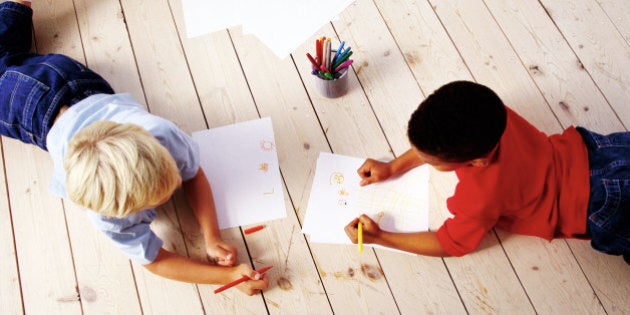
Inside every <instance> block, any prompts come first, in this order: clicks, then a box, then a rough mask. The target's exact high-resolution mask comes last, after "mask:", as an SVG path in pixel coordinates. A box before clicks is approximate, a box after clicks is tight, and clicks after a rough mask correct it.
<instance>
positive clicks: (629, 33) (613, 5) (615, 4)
mask: <svg viewBox="0 0 630 315" xmlns="http://www.w3.org/2000/svg"><path fill="white" fill-rule="evenodd" d="M597 3H598V4H599V6H600V7H601V8H602V9H603V10H604V11H605V12H606V15H607V16H608V18H610V21H611V22H612V23H613V24H615V27H616V28H617V31H618V32H619V33H620V34H621V36H622V37H623V38H624V40H625V41H626V43H627V44H628V45H630V20H628V13H630V2H628V1H625V0H597Z"/></svg>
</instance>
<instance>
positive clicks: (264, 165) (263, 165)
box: [258, 163, 269, 173]
mask: <svg viewBox="0 0 630 315" xmlns="http://www.w3.org/2000/svg"><path fill="white" fill-rule="evenodd" d="M258 170H259V171H262V172H263V173H267V171H268V170H269V164H268V163H260V165H258Z"/></svg>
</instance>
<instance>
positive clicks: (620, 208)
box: [588, 178, 630, 240]
mask: <svg viewBox="0 0 630 315" xmlns="http://www.w3.org/2000/svg"><path fill="white" fill-rule="evenodd" d="M602 183H603V188H604V190H605V193H604V194H603V196H604V200H603V203H602V206H601V207H600V208H599V209H598V210H596V211H595V212H593V213H592V214H591V215H589V218H588V219H589V221H591V223H592V224H594V225H596V226H597V227H599V228H600V229H602V230H603V231H606V232H607V233H610V235H614V236H616V237H621V238H624V239H626V240H630V178H625V179H624V178H621V179H620V178H614V179H602Z"/></svg>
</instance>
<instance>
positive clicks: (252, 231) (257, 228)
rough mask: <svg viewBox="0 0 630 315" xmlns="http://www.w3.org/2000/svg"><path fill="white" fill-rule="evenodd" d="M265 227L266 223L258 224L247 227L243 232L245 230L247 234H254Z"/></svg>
mask: <svg viewBox="0 0 630 315" xmlns="http://www.w3.org/2000/svg"><path fill="white" fill-rule="evenodd" d="M263 228H265V226H264V225H256V226H252V227H250V228H247V229H245V230H244V231H243V232H245V234H252V233H254V232H258V231H260V230H262V229H263Z"/></svg>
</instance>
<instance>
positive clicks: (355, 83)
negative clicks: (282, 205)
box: [0, 0, 630, 314]
mask: <svg viewBox="0 0 630 315" xmlns="http://www.w3.org/2000/svg"><path fill="white" fill-rule="evenodd" d="M577 3H579V4H577ZM33 7H34V10H35V17H34V27H35V39H34V43H35V45H36V50H37V52H39V53H49V52H58V53H64V54H67V55H70V56H72V57H73V58H75V59H77V60H80V61H83V62H85V63H86V64H87V65H89V66H90V67H91V68H93V69H94V70H96V71H97V72H99V73H101V74H102V75H103V76H104V77H105V78H106V79H108V80H109V81H110V82H111V83H112V85H113V87H114V89H115V90H116V91H118V92H129V93H131V94H132V95H133V96H135V97H136V98H137V99H138V100H140V101H141V102H142V103H143V104H146V105H147V107H148V108H149V110H150V111H151V112H152V113H154V114H157V115H160V116H163V117H166V118H168V119H170V120H172V121H174V122H175V123H176V124H177V125H178V126H180V127H181V128H182V129H183V130H185V131H186V132H189V133H190V132H192V131H196V130H202V129H206V128H209V127H217V126H222V125H228V124H232V123H236V122H240V121H246V120H251V119H256V118H258V117H271V118H272V121H273V125H274V131H275V135H276V142H277V148H278V154H279V159H280V168H281V172H282V176H283V180H284V184H285V187H286V190H285V194H284V195H285V200H286V205H287V209H288V211H287V212H288V213H287V218H286V219H283V220H277V221H273V222H270V223H269V224H268V225H267V228H266V229H264V230H262V231H260V232H257V233H254V234H251V235H247V236H244V235H243V233H242V232H241V229H238V228H234V229H229V230H225V231H223V232H222V235H223V237H224V238H225V239H226V240H228V241H229V242H232V243H233V244H236V245H237V246H238V249H239V253H240V255H239V261H240V262H246V263H252V264H253V265H254V267H256V268H258V267H261V266H263V265H268V264H271V265H274V266H275V268H273V269H272V270H271V271H270V272H269V276H270V284H271V285H270V288H269V289H268V290H266V291H264V294H259V295H256V296H252V297H248V296H245V295H243V294H241V293H239V292H238V290H230V291H227V292H225V293H223V294H219V295H214V294H212V290H213V289H214V288H216V286H211V285H193V284H186V283H178V282H174V281H170V280H165V279H162V278H159V277H156V276H154V275H152V274H150V273H149V272H147V271H145V270H144V268H143V267H142V266H139V265H135V264H132V263H130V262H129V260H127V259H126V258H125V257H124V256H123V255H122V254H121V253H120V252H118V251H117V250H116V249H114V248H113V247H112V246H111V245H110V244H109V243H108V241H106V240H105V239H104V238H103V237H102V236H101V235H100V234H98V232H96V230H95V229H93V228H92V226H91V223H90V222H89V221H88V220H87V218H86V216H85V214H84V213H82V210H81V209H79V208H78V207H76V206H74V205H71V204H69V203H67V202H64V201H62V200H60V199H57V198H54V197H52V196H51V195H50V194H49V193H48V190H47V185H48V181H49V178H50V174H51V169H52V163H51V161H50V159H49V158H48V156H47V154H46V153H45V152H44V151H42V150H39V149H37V148H35V147H33V146H28V145H24V144H22V143H19V142H16V141H14V140H11V139H7V138H3V139H2V155H1V156H0V163H1V165H3V170H4V174H5V176H2V177H0V270H2V272H0V313H2V314H19V313H27V314H80V313H85V314H105V313H106V314H138V313H145V314H200V313H207V314H250V313H251V314H265V313H272V314H306V313H310V314H328V313H336V314H359V313H375V314H397V313H402V314H427V313H431V314H434V313H436V314H465V313H471V314H521V313H523V314H535V313H539V314H606V313H608V314H624V313H625V314H628V313H630V301H629V299H628V297H629V296H630V267H629V266H627V265H626V264H625V263H624V262H623V260H622V259H621V258H619V257H610V256H606V255H602V254H598V253H596V252H595V251H593V250H592V249H590V246H589V244H588V242H585V241H577V240H568V241H566V240H555V241H553V242H546V241H544V240H541V239H537V238H532V237H521V236H513V235H509V234H507V233H504V232H501V231H496V232H494V231H493V232H492V233H490V234H488V235H487V237H486V238H485V239H484V241H483V243H482V249H481V250H480V251H478V252H476V253H474V254H471V255H469V256H465V257H462V258H446V259H440V258H427V257H416V256H410V255H405V254H399V253H394V252H390V251H383V250H374V251H373V250H368V251H367V252H364V253H363V254H358V253H357V251H356V248H355V247H352V246H337V245H324V244H311V243H309V242H308V238H307V237H305V236H304V235H303V234H302V233H301V222H302V220H303V218H304V215H305V209H306V204H307V201H308V197H309V191H310V186H311V181H312V177H313V172H314V167H315V161H316V158H317V156H318V154H319V152H320V151H325V152H334V153H340V154H345V155H351V156H357V157H374V158H379V159H386V160H388V159H392V158H393V157H394V156H396V155H400V154H402V153H403V152H404V151H405V150H407V149H408V147H409V145H408V142H407V140H406V137H405V129H406V123H407V119H408V117H409V115H410V113H411V112H412V111H413V110H414V109H415V108H416V106H417V105H418V104H419V102H420V101H421V100H422V99H423V98H424V97H425V96H426V95H428V94H429V93H431V92H432V91H433V90H435V89H436V88H437V87H439V86H441V85H442V84H444V83H447V82H449V81H452V80H458V79H465V80H474V81H477V82H479V83H482V84H485V85H488V86H490V87H492V88H493V89H494V90H495V91H496V92H497V93H498V94H499V95H500V96H501V98H502V99H503V100H504V101H505V102H506V103H507V104H508V105H509V106H511V107H512V108H513V109H515V110H516V111H517V112H518V113H520V114H521V115H522V116H524V117H525V118H527V119H529V120H530V121H531V122H533V123H534V124H535V125H536V126H537V127H539V128H540V129H541V130H544V131H546V132H548V133H557V132H560V131H562V129H563V128H565V127H567V126H569V125H572V124H573V125H582V126H585V127H588V128H590V129H592V130H595V131H599V132H602V133H609V132H613V131H622V130H628V128H630V44H629V43H630V19H628V18H627V16H628V15H630V2H628V1H627V0H582V1H577V2H576V1H571V0H539V1H532V0H528V1H511V0H485V1H482V0H461V1H456V0H428V1H427V0H416V1H412V0H407V1H402V0H357V1H356V2H355V3H354V4H353V5H351V6H350V7H348V9H346V10H345V11H344V12H343V13H342V14H341V15H340V18H339V19H338V20H337V21H335V22H333V23H331V24H327V25H326V26H324V27H323V28H322V29H320V30H319V31H318V32H317V33H316V34H314V35H313V37H312V38H310V39H309V40H308V41H306V42H305V44H304V45H303V46H301V47H299V48H298V49H297V50H296V51H295V52H294V53H293V54H292V55H291V56H290V57H287V58H286V59H284V60H280V59H278V58H277V57H276V56H275V55H274V54H273V53H272V52H271V51H269V50H268V49H267V48H266V47H265V46H264V45H263V44H261V43H260V42H258V40H256V39H255V38H254V37H251V36H249V35H242V34H241V32H240V30H239V29H237V28H235V29H230V30H226V31H222V32H218V33H213V34H210V35H207V36H202V37H198V38H193V39H188V38H186V36H185V25H184V21H183V18H182V9H181V0H152V1H148V0H144V1H143V0H54V1H52V0H47V1H43V0H42V1H34V3H33ZM624 16H625V18H624ZM320 36H332V37H334V38H336V39H337V42H338V40H339V39H343V40H345V41H346V42H347V43H348V44H350V45H351V46H352V49H353V51H354V55H353V58H354V59H355V64H354V65H353V67H352V70H353V71H351V73H350V78H349V79H350V83H349V84H350V91H349V93H348V94H347V95H346V96H344V97H343V98H338V99H326V98H323V97H321V96H320V95H319V94H318V92H317V91H316V90H315V84H314V82H313V77H312V75H310V69H309V68H310V67H309V64H308V61H307V59H306V58H305V52H307V51H311V52H312V51H313V49H314V48H313V47H314V41H315V38H316V37H320ZM531 158H536V157H535V156H532V157H531ZM431 176H432V177H431V198H432V199H431V204H432V211H431V213H430V227H431V229H434V230H435V229H437V228H438V227H439V226H440V224H441V223H442V221H443V220H444V219H445V218H446V217H447V216H448V212H447V209H446V207H445V206H444V201H445V199H446V198H448V197H449V196H450V195H451V194H452V192H453V188H454V185H455V178H454V175H453V174H443V173H437V172H434V171H433V172H432V173H431ZM184 204H185V203H184V199H183V195H182V194H181V193H177V194H176V196H175V198H174V200H173V201H172V202H169V203H168V204H167V205H166V206H165V207H163V208H162V209H161V211H160V214H159V217H158V220H157V222H155V230H156V231H157V232H158V234H159V235H161V236H162V237H163V238H164V239H165V244H166V246H167V248H168V249H170V250H174V251H177V252H179V253H182V254H188V255H190V256H192V257H198V258H200V259H201V258H203V257H204V254H203V250H202V240H201V238H200V233H199V228H198V226H197V224H196V223H195V220H194V217H193V215H192V213H191V211H190V210H189V209H188V208H187V207H186V206H184Z"/></svg>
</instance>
